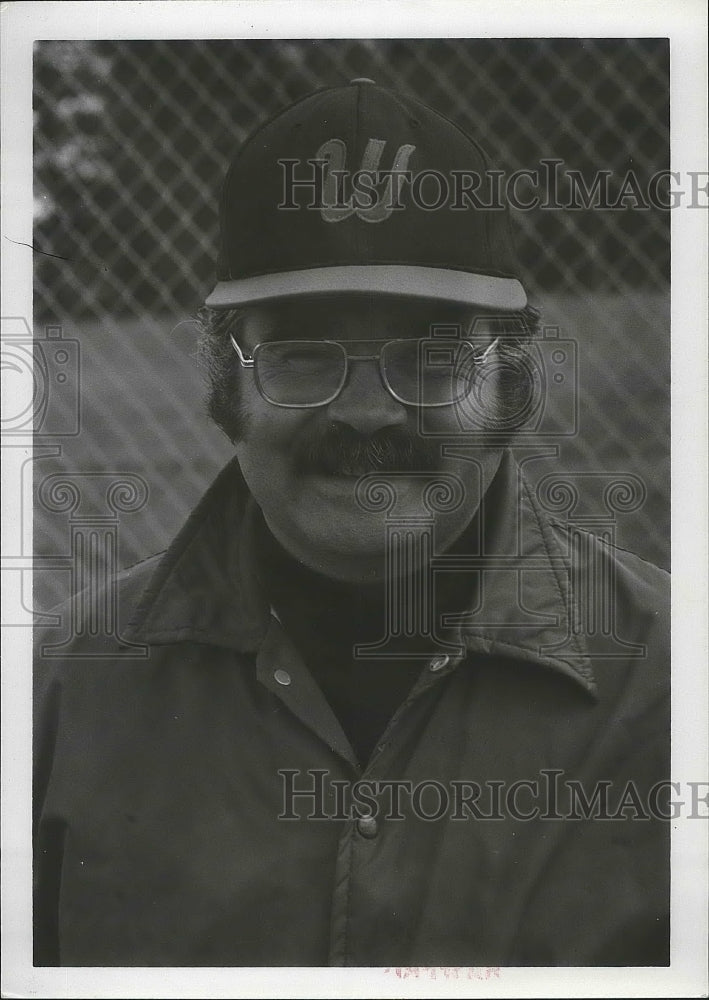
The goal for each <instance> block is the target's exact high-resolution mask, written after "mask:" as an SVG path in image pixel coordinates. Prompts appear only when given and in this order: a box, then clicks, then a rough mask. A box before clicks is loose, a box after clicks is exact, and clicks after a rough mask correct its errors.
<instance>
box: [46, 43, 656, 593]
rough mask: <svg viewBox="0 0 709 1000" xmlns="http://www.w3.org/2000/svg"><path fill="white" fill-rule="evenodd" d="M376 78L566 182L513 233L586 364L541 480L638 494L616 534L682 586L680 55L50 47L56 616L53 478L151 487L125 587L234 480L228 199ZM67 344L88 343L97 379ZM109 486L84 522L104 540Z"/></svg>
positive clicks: (49, 535) (51, 588) (514, 167)
mask: <svg viewBox="0 0 709 1000" xmlns="http://www.w3.org/2000/svg"><path fill="white" fill-rule="evenodd" d="M357 76H367V77H371V78H373V79H374V80H376V81H377V83H379V84H382V85H385V86H390V87H392V88H393V89H397V90H399V91H402V92H405V93H408V94H411V95H413V96H415V97H417V98H419V99H421V100H423V101H424V102H425V103H427V104H430V105H431V106H433V107H434V108H436V109H437V110H439V111H440V112H442V113H443V114H445V115H446V116H448V117H449V118H451V119H453V120H454V121H456V122H457V123H458V124H460V125H461V126H462V127H463V128H464V129H465V130H466V131H468V132H469V133H471V134H472V135H474V136H476V137H477V138H478V139H479V140H480V141H481V144H482V145H483V146H485V147H487V148H488V149H489V151H490V152H491V153H492V155H493V158H494V159H495V160H496V162H497V166H498V167H499V169H500V170H501V171H503V172H504V173H505V175H506V176H509V175H511V174H513V173H514V172H515V171H520V170H527V171H530V170H531V171H539V174H540V176H541V177H545V176H546V177H547V178H548V177H549V176H550V172H552V173H553V172H554V171H558V178H559V188H558V191H557V196H556V198H554V197H551V196H549V190H548V184H547V187H546V188H545V191H544V192H541V193H542V199H541V200H542V204H541V205H540V206H538V207H536V208H532V209H530V210H526V211H518V212H516V213H515V214H516V224H517V230H518V247H519V253H520V256H521V259H522V263H523V265H524V268H525V270H526V273H527V275H528V282H527V284H528V288H529V291H530V293H531V295H530V297H531V299H532V301H533V302H534V303H535V304H537V305H538V306H539V307H540V308H541V309H542V315H543V320H544V322H545V323H547V324H552V325H556V326H558V327H559V330H560V335H561V336H562V337H563V338H567V339H569V340H573V341H575V342H576V343H577V347H578V386H577V388H576V393H577V402H578V410H579V427H578V433H576V434H575V435H574V436H568V437H566V438H564V439H563V440H561V439H560V440H559V454H558V455H557V456H556V457H553V458H552V459H550V462H551V464H550V465H547V466H544V463H543V462H541V463H539V465H538V468H537V474H538V476H539V477H541V476H543V475H544V474H545V473H546V472H548V471H549V468H563V469H565V470H569V471H570V472H574V471H578V472H585V473H588V472H597V473H619V472H624V473H628V474H632V475H633V476H635V477H637V478H638V479H639V480H641V481H642V483H643V484H644V490H645V494H646V495H645V499H644V504H643V506H642V507H641V508H640V509H638V510H635V511H634V512H632V513H629V514H627V515H623V516H620V517H618V519H617V522H618V523H617V538H618V541H619V542H620V544H622V545H625V546H627V547H629V548H632V549H634V550H635V551H636V552H638V553H639V554H640V555H642V556H644V557H645V558H647V559H650V560H652V561H654V562H657V563H659V564H661V565H665V566H667V565H668V560H669V509H668V508H669V404H668V395H669V261H670V243H669V223H670V218H669V216H670V213H669V211H668V210H666V209H665V208H663V207H662V205H661V202H662V200H663V198H666V196H667V195H666V192H665V193H663V189H662V187H661V186H659V187H658V186H656V187H655V191H656V195H657V196H656V198H655V199H654V200H653V199H651V198H649V197H648V191H649V190H652V183H653V182H652V179H653V178H657V176H658V174H660V173H661V172H662V171H667V170H668V169H669V45H668V42H667V40H664V39H651V38H642V39H588V40H582V39H504V40H500V39H485V40H480V39H434V40H430V39H408V40H373V41H372V40H360V39H358V40H350V39H337V40H317V41H312V40H275V41H253V40H252V41H130V42H120V43H118V42H88V41H81V42H77V41H52V42H49V41H44V42H38V43H36V45H35V56H34V80H35V87H34V118H35V188H34V197H35V234H34V246H35V248H36V251H37V252H36V253H35V316H34V334H35V337H36V338H37V340H38V342H39V343H40V345H43V346H42V352H43V354H42V356H43V358H44V362H43V363H44V366H45V375H46V377H47V380H48V383H47V384H48V385H49V383H52V385H53V386H54V392H55V397H56V398H55V399H54V400H53V406H52V407H50V408H49V409H45V410H44V411H43V416H42V418H41V421H40V424H41V425H40V426H38V427H37V431H38V437H37V441H38V444H39V445H40V446H41V445H42V444H43V443H44V444H45V445H46V443H47V442H48V441H50V440H51V441H52V442H54V444H55V445H57V443H58V446H59V453H57V449H56V447H55V448H54V453H52V449H51V448H46V447H45V448H44V451H42V448H41V447H39V448H38V451H37V454H36V461H35V487H34V489H35V501H36V514H35V553H36V556H37V560H36V566H37V572H36V583H37V593H36V601H37V602H38V606H39V607H44V608H47V607H49V606H50V605H52V604H53V603H55V602H56V600H58V599H59V598H62V597H64V596H66V594H67V593H68V590H69V588H70V587H71V585H72V580H71V578H70V577H71V572H70V571H69V569H68V566H67V571H66V573H62V572H59V571H58V570H57V568H56V565H55V566H54V568H53V569H47V570H44V569H43V568H42V566H43V563H42V559H43V558H49V557H51V556H56V555H57V554H58V553H62V552H66V549H67V538H68V534H67V532H68V530H69V528H68V521H67V512H66V510H59V509H54V508H56V504H54V508H52V504H51V503H47V502H46V496H47V493H46V489H45V491H44V493H41V492H40V487H41V485H42V483H43V482H45V483H46V481H47V477H48V476H55V477H57V476H59V477H60V476H61V475H64V474H79V473H80V474H82V475H85V476H89V477H90V476H91V475H94V476H99V474H102V473H112V474H115V475H116V476H120V475H130V476H137V477H138V478H139V479H140V480H142V481H144V483H145V487H146V490H147V492H146V499H145V502H144V503H141V504H140V505H138V506H137V507H136V509H135V510H133V511H132V512H130V513H124V514H123V515H122V516H121V519H120V556H119V558H118V561H119V562H120V563H121V564H123V565H127V564H129V563H131V562H133V561H135V560H137V559H139V558H142V557H143V556H145V555H148V554H150V553H152V552H154V551H157V550H160V549H161V548H164V547H165V545H166V544H167V543H168V542H169V540H170V538H171V537H172V536H173V535H174V533H175V531H176V530H177V529H178V528H179V526H180V524H181V522H182V521H183V520H184V517H185V516H186V515H187V513H188V512H189V510H190V508H191V507H192V506H193V504H194V503H195V501H196V500H197V499H198V497H199V496H200V494H201V493H202V492H203V491H204V489H205V488H206V486H207V485H208V483H209V481H210V480H211V478H212V477H213V476H214V474H215V473H216V471H217V470H218V469H219V468H220V467H221V465H223V464H224V463H225V462H226V461H227V460H228V458H229V457H230V455H231V448H230V446H229V445H228V443H227V442H226V441H225V440H224V439H223V438H222V437H221V435H220V434H219V432H218V431H217V430H216V429H215V428H214V427H212V426H211V425H210V424H209V422H208V420H207V418H206V417H205V415H204V404H203V397H204V389H203V386H202V381H201V376H200V373H199V371H198V369H197V366H196V365H195V360H194V357H193V354H194V342H195V330H194V325H193V323H192V322H191V320H190V317H191V316H192V315H194V313H195V312H196V310H197V309H198V308H199V306H200V304H201V303H202V301H203V299H204V297H205V295H206V294H207V293H208V291H210V289H211V287H212V284H213V280H214V269H215V258H216V248H217V240H216V237H217V205H218V192H219V188H220V184H221V180H222V177H223V175H224V172H225V170H226V167H227V165H228V163H229V161H230V159H231V158H232V157H233V155H234V152H235V151H236V149H237V148H238V147H239V145H240V143H241V142H242V141H243V139H244V138H245V137H246V136H247V135H248V134H249V132H251V131H252V130H253V129H254V128H255V127H256V126H257V125H258V124H260V123H261V122H262V121H263V120H264V119H265V118H266V117H268V116H270V115H272V114H274V113H276V112H277V111H278V110H279V109H280V108H282V107H283V106H284V105H286V104H288V103H290V102H292V101H294V100H296V99H298V98H300V97H302V96H304V95H306V94H307V93H309V92H311V91H312V90H314V89H315V88H317V87H321V86H332V85H339V84H342V83H344V82H347V81H348V80H349V79H351V78H354V77H357ZM545 161H546V162H545ZM551 161H557V163H556V165H554V164H553V163H552V162H551ZM573 172H577V176H578V177H580V178H581V179H582V181H583V184H584V186H585V188H586V189H587V190H588V191H591V190H592V188H593V184H594V181H595V180H597V179H598V178H600V179H601V180H602V181H603V183H604V184H607V186H608V191H609V199H610V203H615V206H614V207H602V205H603V201H602V199H601V205H600V206H599V204H595V203H593V200H592V199H591V198H589V199H588V200H589V201H591V202H592V203H591V204H589V205H588V207H583V198H581V202H580V203H579V198H578V197H577V198H576V203H577V207H574V199H573V198H571V199H570V198H569V180H568V178H569V176H570V175H571V174H572V173H573ZM604 178H605V180H604ZM628 178H631V180H628ZM631 181H632V183H631ZM530 184H531V181H530ZM530 191H531V189H530V188H525V187H524V185H520V186H519V192H520V197H522V196H523V197H524V198H525V199H528V198H529V197H530ZM538 193H540V192H538ZM545 196H546V198H547V200H549V201H550V202H551V203H550V204H546V205H545V204H544V201H545ZM577 196H578V188H577ZM569 202H571V203H569ZM643 202H644V203H645V204H643ZM48 331H49V332H48ZM59 340H61V341H62V342H69V343H71V342H75V344H76V354H77V360H76V365H74V361H73V360H72V359H73V358H74V354H73V353H72V352H71V351H67V350H66V349H64V348H62V349H61V350H59V349H58V348H57V344H58V342H59ZM65 355H67V358H65V360H64V361H63V362H61V361H59V360H58V357H59V356H61V357H64V356H65ZM62 365H64V370H63V371H62V372H58V368H59V367H61V366H62ZM70 369H71V370H70ZM74 369H75V370H74ZM59 374H61V375H63V376H64V379H63V381H62V382H61V390H60V388H59V386H58V385H57V384H56V378H57V377H58V375H59ZM53 379H54V381H52V380H53ZM74 412H75V416H76V420H74V416H73V415H74ZM72 420H74V423H73V424H72ZM74 424H75V426H74ZM70 425H71V426H73V428H74V429H73V430H72V431H70V432H67V431H66V429H65V430H64V431H62V427H65V428H66V427H69V426H70ZM53 435H54V436H53ZM99 478H100V477H99ZM54 481H58V480H54ZM92 482H94V480H91V479H90V478H89V480H87V483H88V485H85V486H84V493H83V494H82V498H81V504H82V510H88V511H89V513H90V514H92V516H93V515H96V516H98V515H99V514H100V507H101V503H102V502H103V501H102V500H101V496H103V494H101V495H99V494H100V489H101V488H102V487H101V488H99V487H98V486H92V485H91V483H92ZM95 482H96V483H98V478H96V479H95ZM72 510H73V511H74V513H73V514H72V517H73V516H75V514H76V508H72ZM97 512H98V513H97ZM87 516H88V515H87ZM47 565H49V564H48V563H47ZM73 582H74V583H75V581H73Z"/></svg>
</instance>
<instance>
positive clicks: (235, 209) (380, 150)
mask: <svg viewBox="0 0 709 1000" xmlns="http://www.w3.org/2000/svg"><path fill="white" fill-rule="evenodd" d="M491 169H492V165H491V162H490V160H489V157H488V155H487V153H486V152H485V151H484V150H483V148H482V147H481V146H480V144H479V143H478V142H477V141H475V140H474V139H472V138H471V137H469V136H468V135H466V134H465V133H464V132H463V131H462V129H460V128H459V127H458V126H457V125H455V124H453V123H452V122H451V121H449V120H448V119H447V118H445V117H444V116H443V115H441V114H439V113H438V112H436V111H434V110H433V109H432V108H429V107H427V106H426V105H425V104H422V103H421V102H420V101H418V100H415V99H413V98H411V97H408V96H404V95H402V94H399V93H395V92H393V91H390V90H388V89H386V88H384V87H380V86H378V85H377V84H376V83H374V82H373V81H371V80H368V79H357V80H352V81H351V82H350V83H349V84H347V85H346V86H341V87H334V88H327V89H322V90H318V91H316V92H315V93H313V94H310V95H308V96H307V97H305V98H303V99H301V100H299V101H297V102H296V103H295V104H292V105H291V106H290V107H288V108H286V109H285V110H283V111H281V112H280V113H279V114H277V115H276V116H275V117H274V118H272V119H270V120H269V121H267V122H266V123H265V124H263V125H262V126H261V127H260V128H259V129H257V131H256V132H255V133H253V134H252V135H251V137H250V138H249V139H248V140H247V141H246V142H245V143H244V145H243V146H242V147H241V149H240V150H239V151H238V153H237V155H236V157H235V158H234V160H233V162H232V164H231V166H230V168H229V170H228V172H227V175H226V178H225V181H224V186H223V190H222V198H221V205H220V248H219V259H218V269H217V277H218V281H217V284H216V286H215V288H214V289H213V291H212V292H211V293H210V295H209V296H208V297H207V299H206V304H207V305H208V306H212V307H214V308H217V309H225V308H231V307H238V306H240V305H244V304H247V303H256V302H263V301H268V300H271V299H278V298H283V297H291V296H299V295H314V294H324V293H335V292H351V293H360V292H362V293H384V294H394V295H403V296H409V297H414V298H427V299H441V300H446V301H449V302H456V303H462V304H471V305H478V306H482V307H485V308H491V309H499V310H510V311H512V310H517V309H521V308H523V307H524V306H525V305H526V302H527V297H526V294H525V291H524V287H523V285H522V282H521V280H520V276H519V267H518V264H517V262H516V258H515V254H514V249H513V246H512V240H511V234H510V230H509V212H508V209H507V206H505V205H502V204H498V205H494V204H493V203H488V202H486V201H485V200H484V198H483V197H482V196H481V195H479V194H478V195H477V196H475V192H476V191H477V190H478V189H481V188H480V185H481V184H482V185H483V186H484V181H485V179H486V178H487V177H488V171H490V170H491ZM476 178H477V181H476Z"/></svg>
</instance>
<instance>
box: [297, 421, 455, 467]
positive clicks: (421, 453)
mask: <svg viewBox="0 0 709 1000" xmlns="http://www.w3.org/2000/svg"><path fill="white" fill-rule="evenodd" d="M294 457H295V463H296V468H297V469H298V471H299V472H302V473H306V474H308V473H309V474H316V475H318V474H319V475H331V476H337V475H340V476H363V475H366V474H367V473H368V472H435V471H436V470H437V469H438V466H439V461H440V455H439V447H438V443H437V442H436V441H434V440H430V439H428V440H427V439H423V438H420V437H417V436H415V435H412V434H411V433H410V432H407V431H405V430H403V429H402V428H401V427H382V428H380V429H379V430H377V431H374V433H372V434H361V433H360V432H359V431H357V430H355V429H354V428H353V427H350V426H349V425H347V424H337V423H333V424H328V425H327V426H326V427H323V428H322V429H321V430H320V431H319V432H315V434H313V433H312V432H311V433H309V434H308V436H307V438H305V439H304V440H302V441H301V442H300V443H299V444H298V446H297V447H296V451H295V456H294Z"/></svg>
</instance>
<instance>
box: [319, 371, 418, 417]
mask: <svg viewBox="0 0 709 1000" xmlns="http://www.w3.org/2000/svg"><path fill="white" fill-rule="evenodd" d="M327 409H328V416H329V417H330V419H331V420H335V421H338V422H340V423H343V424H349V425H350V427H353V428H354V429H355V430H357V431H359V432H360V433H361V434H371V433H373V432H374V431H377V430H380V429H381V428H383V427H394V426H403V425H405V424H406V423H407V413H406V408H405V407H404V406H403V404H402V403H400V402H399V401H398V400H397V399H394V397H393V396H392V395H391V393H390V392H389V390H388V389H387V388H386V386H385V385H384V383H383V382H382V378H381V375H380V373H379V365H378V362H377V361H373V360H369V359H368V360H366V361H365V360H356V359H355V360H350V362H349V370H348V372H347V381H346V382H345V384H344V386H343V387H342V391H341V392H340V394H339V396H337V398H336V399H333V401H332V402H331V403H330V404H329V405H328V408H327Z"/></svg>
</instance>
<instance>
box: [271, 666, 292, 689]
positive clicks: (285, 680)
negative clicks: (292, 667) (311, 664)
mask: <svg viewBox="0 0 709 1000" xmlns="http://www.w3.org/2000/svg"><path fill="white" fill-rule="evenodd" d="M273 676H274V678H275V680H276V681H277V682H278V683H279V684H282V685H283V687H288V685H289V684H290V674H289V673H288V671H287V670H276V671H274V674H273Z"/></svg>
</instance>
